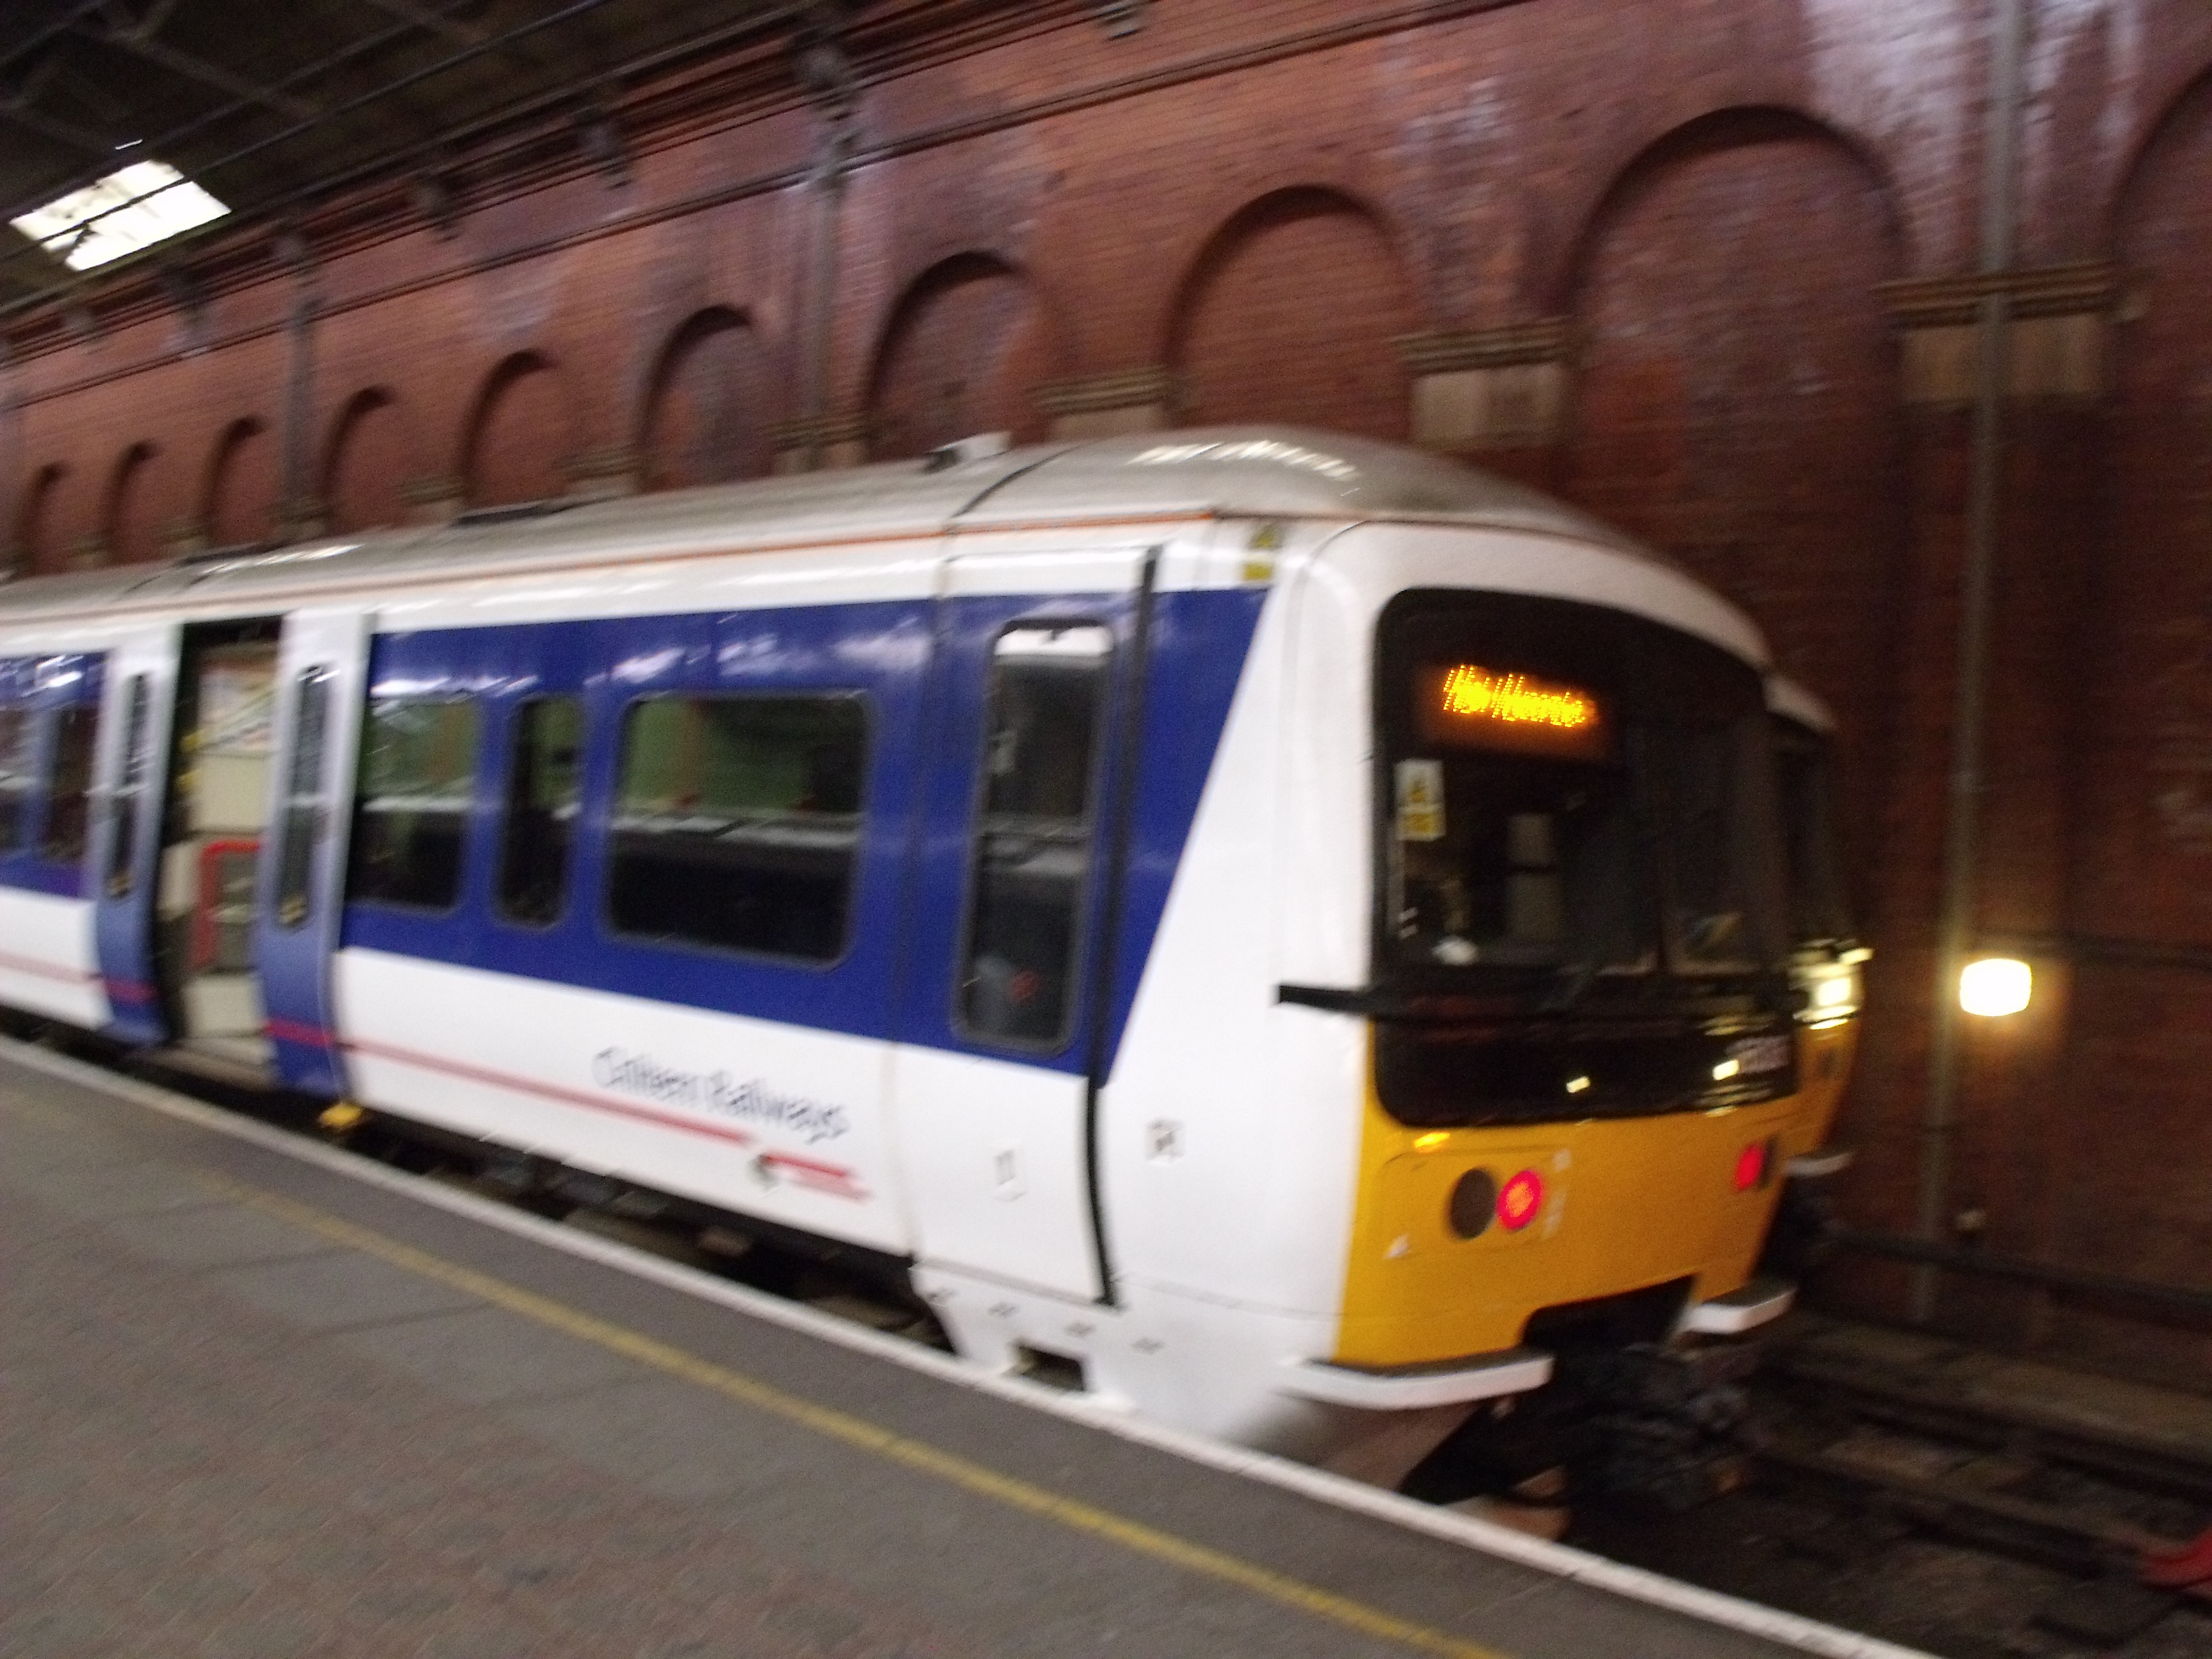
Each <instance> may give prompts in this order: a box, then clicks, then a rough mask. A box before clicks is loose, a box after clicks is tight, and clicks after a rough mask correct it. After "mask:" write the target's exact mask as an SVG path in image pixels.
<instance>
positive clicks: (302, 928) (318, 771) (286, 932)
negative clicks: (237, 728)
mask: <svg viewBox="0 0 2212 1659" xmlns="http://www.w3.org/2000/svg"><path fill="white" fill-rule="evenodd" d="M370 621H371V617H370V613H369V612H368V611H364V610H361V609H357V608H355V607H351V606H335V607H330V608H326V609H317V610H313V611H295V612H294V613H292V614H291V615H290V616H289V617H286V618H285V619H284V625H283V635H282V637H281V639H280V640H279V641H278V645H277V651H276V742H275V744H274V745H273V750H272V759H271V762H270V765H269V768H268V781H269V786H270V795H269V806H268V811H267V821H268V824H269V829H270V836H269V846H268V851H267V853H266V854H265V855H264V856H263V857H261V858H259V859H258V869H257V870H256V872H255V876H254V891H253V916H252V934H251V937H252V959H253V961H254V963H255V964H256V966H257V969H258V973H259V976H260V991H261V1002H262V1006H263V1008H264V1011H265V1012H266V1015H267V1019H268V1031H269V1036H270V1043H271V1047H272V1048H273V1050H274V1053H275V1058H276V1073H277V1076H278V1078H279V1079H280V1080H281V1081H283V1083H285V1084H287V1085H289V1086H290V1087H292V1088H295V1089H300V1090H303V1091H307V1092H308V1093H311V1094H319V1095H331V1096H337V1095H343V1093H344V1092H345V1088H346V1085H345V1073H344V1070H343V1065H342V1063H341V1061H340V1060H339V1057H338V1052H337V1037H336V1030H337V1022H336V1019H335V1018H334V1016H333V1013H332V1011H331V956H332V953H333V952H334V951H336V950H337V941H338V923H339V919H340V912H341V904H342V901H343V898H344V892H343V888H344V884H345V858H346V834H347V828H348V821H349V817H350V815H351V808H352V803H353V789H354V762H355V756H356V748H357V746H358V744H359V743H360V737H361V709H362V695H363V694H362V685H363V681H364V678H365V677H366V674H367V671H368V638H369V626H370Z"/></svg>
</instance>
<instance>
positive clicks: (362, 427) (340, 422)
mask: <svg viewBox="0 0 2212 1659" xmlns="http://www.w3.org/2000/svg"><path fill="white" fill-rule="evenodd" d="M409 473H410V458H409V447H408V442H407V428H406V424H405V422H404V419H403V417H402V415H401V411H400V407H399V400H398V398H396V397H394V396H393V395H392V391H391V389H390V388H389V387H386V386H364V387H363V388H362V390H361V391H359V392H355V393H354V394H353V396H352V397H350V398H347V399H346V401H345V406H344V407H343V408H342V409H341V410H338V417H337V420H336V421H334V422H331V439H330V442H329V444H328V445H327V446H326V447H325V451H324V458H323V470H322V481H321V495H322V498H323V513H324V516H325V520H327V522H328V523H329V525H330V527H331V530H333V531H335V532H341V533H345V532H353V531H356V530H384V529H389V528H391V527H392V526H395V525H402V524H404V523H406V522H407V500H406V497H405V496H404V495H403V494H402V493H401V491H402V489H403V487H404V485H405V483H406V482H407V479H408V476H409Z"/></svg>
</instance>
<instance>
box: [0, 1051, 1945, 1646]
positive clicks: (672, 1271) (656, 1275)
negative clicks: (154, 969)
mask: <svg viewBox="0 0 2212 1659" xmlns="http://www.w3.org/2000/svg"><path fill="white" fill-rule="evenodd" d="M0 1057H4V1058H6V1059H9V1060H14V1061H15V1062H16V1063H17V1064H19V1065H21V1066H25V1067H27V1069H29V1070H32V1071H40V1072H45V1073H47V1074H49V1075H50V1076H53V1077H58V1078H61V1079H65V1080H67V1081H69V1082H71V1083H76V1084H78V1085H82V1086H84V1087H87V1088H92V1089H96V1090H99V1091H101V1092H103V1093H106V1094H108V1095H110V1096H112V1097H116V1098H118V1099H121V1100H126V1101H128V1102H130V1103H131V1104H133V1105H137V1106H141V1107H143V1108H145V1109H148V1110H149V1111H154V1112H158V1113H161V1115H164V1116H167V1117H173V1118H177V1119H179V1120H181V1121H184V1122H187V1123H191V1124H193V1125H195V1126H196V1127H200V1128H203V1129H210V1130H212V1131H214V1132H215V1133H218V1134H224V1135H228V1136H229V1137H231V1138H232V1139H234V1140H243V1141H246V1142H249V1143H251V1144H252V1145H253V1146H259V1147H261V1148H263V1149H264V1150H265V1151H269V1152H277V1153H281V1154H283V1156H285V1157H287V1158H293V1159H295V1160H296V1161H298V1162H300V1163H302V1164H312V1165H313V1166H314V1167H315V1168H317V1169H320V1170H327V1171H329V1172H330V1173H331V1174H334V1175H340V1176H348V1177H350V1178H351V1179H353V1180H356V1181H359V1182H362V1183H364V1184H365V1185H368V1186H372V1187H379V1188H383V1189H384V1190H385V1191H386V1192H391V1193H395V1194H400V1195H402V1196H404V1197H408V1198H411V1199H414V1200H416V1201H417V1202H419V1203H423V1204H428V1205H430V1206H434V1207H435V1208H438V1209H441V1210H446V1211H448V1212H451V1213H453V1214H455V1215H458V1216H461V1217H464V1218H466V1219H468V1220H471V1221H475V1222H479V1223H482V1224H483V1225H486V1226H489V1227H495V1228H498V1229H500V1230H501V1231H505V1232H508V1233H512V1234H514V1235H515V1236H517V1237H521V1238H526V1239H529V1240H531V1241H532V1242H533V1243H539V1244H544V1245H547V1246H550V1248H552V1249H557V1250H562V1251H565V1252H567V1253H568V1255H573V1256H578V1257H580V1258H582V1259H583V1260H585V1261H593V1262H597V1263H599V1265H601V1266H602V1267H612V1268H615V1269H617V1271H619V1272H623V1273H629V1274H630V1275H631V1276H632V1277H634V1278H638V1279H649V1280H652V1281H653V1283H655V1284H659V1285H664V1286H665V1287H667V1288H669V1289H671V1290H675V1291H683V1292H684V1293H685V1294H687V1295H690V1296H694V1297H699V1298H701V1299H702V1300H704V1301H708V1302H714V1303H719V1304H721V1305H723V1306H725V1307H727V1308H730V1309H732V1310H734V1311H736V1312H739V1313H743V1314H746V1315H748V1316H751V1317H753V1318H756V1319H760V1320H764V1321H766V1322H769V1323H770V1324H774V1325H780V1326H782V1327H783V1328H786V1329H787V1330H792V1331H796V1332H799V1333H800V1334H804V1335H807V1336H812V1337H817V1338H819V1339H821V1340H823V1341H825V1342H830V1343H834V1344H836V1345H837V1346H840V1347H843V1348H848V1349H851V1350H853V1351H854V1352H860V1353H865V1354H868V1355H870V1356H872V1357H873V1358H878V1359H883V1360H888V1361H890V1363H891V1364H896V1365H903V1366H905V1367H906V1368H907V1369H908V1370H913V1371H919V1372H921V1373H923V1374H924V1375H926V1376H933V1377H935V1378H937V1379H938V1380H939V1381H940V1382H945V1383H953V1384H955V1385H957V1386H958V1387H961V1388H965V1389H974V1390H975V1391H977V1392H979V1393H981V1394H987V1395H992V1396H994V1398H997V1399H1000V1400H1005V1401H1009V1402H1011V1403H1013V1404H1016V1405H1021V1406H1026V1407H1030V1409H1032V1410H1038V1411H1044V1412H1048V1413H1052V1414H1053V1415H1054V1416H1056V1417H1061V1418H1065V1419H1067V1420H1069V1421H1070V1422H1074V1423H1081V1424H1085V1425H1088V1426H1090V1427H1091V1428H1095V1429H1103V1430H1104V1431H1106V1432H1108V1433H1109V1434H1115V1435H1119V1436H1120V1437H1121V1438H1123V1439H1125V1440H1130V1441H1134V1442H1137V1443H1139V1444H1142V1445H1146V1446H1150V1447H1152V1448H1153V1449H1157V1450H1159V1451H1164V1452H1168V1453H1170V1454H1172V1455H1176V1456H1178V1457H1182V1458H1184V1459H1186V1460H1188V1462H1194V1463H1199V1464H1203V1465H1205V1466H1206V1467H1208V1468H1217V1469H1221V1470H1224V1471H1225V1472H1227V1473H1230V1474H1239V1475H1243V1476H1245V1477H1247V1478H1249V1479H1251V1480H1260V1481H1262V1482H1265V1483H1266V1484H1267V1485H1269V1486H1275V1487H1278V1488H1280V1489H1282V1490H1284V1491H1287V1492H1297V1493H1298V1494H1300V1495H1301V1496H1303V1497H1306V1498H1313V1499H1315V1500H1316V1501H1317V1502H1320V1503H1323V1504H1333V1505H1334V1506H1335V1507H1336V1508H1338V1509H1340V1510H1353V1511H1356V1512H1358V1513H1359V1514H1363V1515H1367V1516H1372V1517H1374V1518H1376V1519H1377V1520H1382V1521H1387V1522H1391V1523H1392V1524H1394V1525H1396V1526H1400V1527H1403V1528H1407V1529H1408V1530H1410V1531H1413V1532H1419V1533H1425V1534H1428V1535H1429V1536H1430V1537H1432V1538H1437V1539H1441V1540H1443V1541H1445V1542H1448V1543H1454V1544H1458V1545H1461V1546H1462V1547H1466V1548H1468V1549H1472V1550H1474V1551H1475V1552H1477V1553H1480V1554H1483V1555H1490V1556H1495V1557H1497V1558H1498V1559H1502V1560H1507V1561H1512V1562H1515V1563H1517V1564H1518V1565H1522V1566H1526V1567H1532V1568H1534V1569H1536V1570H1537V1571H1541V1572H1546V1573H1549V1574H1551V1575H1552V1576H1553V1577H1558V1578H1564V1579H1566V1580H1568V1581H1570V1582H1571V1583H1577V1584H1581V1585H1585V1586H1587V1587H1589V1588H1590V1589H1601V1590H1604V1591H1607V1592H1608V1593H1610V1594H1612V1595H1619V1596H1620V1597H1622V1598H1624V1599H1625V1600H1628V1601H1640V1602H1643V1603H1644V1604H1645V1605H1647V1606H1650V1607H1659V1608H1662V1609H1663V1610H1665V1611H1667V1612H1669V1613H1680V1614H1682V1615H1684V1616H1686V1617H1688V1618H1691V1619H1695V1620H1702V1621H1704V1622H1705V1623H1706V1624H1711V1625H1718V1626H1722V1627H1723V1628H1725V1629H1729V1630H1735V1631H1741V1632H1744V1633H1745V1634H1747V1635H1750V1636H1756V1637H1760V1638H1765V1640H1768V1641H1771V1642H1775V1643H1778V1644H1781V1645H1783V1646H1785V1647H1790V1648H1795V1649H1796V1650H1799V1651H1801V1652H1805V1653H1814V1654H1820V1655H1821V1656H1823V1659H1935V1656H1932V1655H1930V1654H1928V1653H1925V1652H1923V1651H1922V1650H1919V1649H1917V1648H1907V1647H1902V1646H1899V1644H1896V1643H1893V1642H1886V1641H1883V1640H1882V1639H1881V1638H1879V1637H1873V1636H1863V1635H1860V1634H1858V1633H1857V1632H1853V1631H1847V1630H1844V1629H1841V1628H1840V1627H1838V1626H1833V1625H1824V1624H1821V1623H1820V1621H1819V1620H1812V1619H1807V1618H1803V1617H1802V1616H1800V1615H1799V1614H1796V1613H1784V1612H1783V1611H1781V1610H1780V1609H1779V1608H1776V1607H1766V1606H1764V1605H1762V1604H1761V1603H1759V1602H1757V1601H1746V1600H1744V1599H1743V1598H1742V1597H1741V1596H1735V1595H1725V1594H1723V1593H1722V1592H1721V1591H1718V1590H1709V1589H1700V1588H1699V1587H1698V1586H1697V1585H1694V1584H1686V1583H1681V1582H1680V1581H1679V1580H1676V1579H1672V1578H1668V1577H1662V1575H1660V1574H1658V1573H1656V1572H1650V1571H1646V1570H1645V1569H1644V1568H1642V1567H1632V1566H1626V1565H1623V1564H1622V1563H1620V1562H1618V1561H1610V1560H1607V1559H1606V1558H1604V1557H1603V1556H1600V1555H1592V1554H1591V1553H1589V1552H1588V1551H1587V1550H1579V1549H1575V1548H1572V1547H1570V1546H1568V1545H1565V1544H1554V1543H1550V1542H1547V1541H1545V1540H1543V1539H1541V1538H1533V1537H1530V1536H1529V1535H1528V1534H1526V1533H1521V1532H1516V1531H1515V1530H1513V1529H1512V1528H1510V1527H1502V1526H1498V1525H1496V1524H1495V1523H1493V1522H1487V1521H1481V1520H1478V1519H1476V1518H1475V1517H1474V1516H1467V1515H1461V1514H1457V1513H1455V1512H1454V1511H1451V1510H1440V1509H1437V1508H1434V1507H1432V1506H1431V1505H1429V1504H1422V1503H1418V1502H1416V1501H1415V1500H1414V1499H1413V1498H1401V1497H1400V1496H1399V1495H1398V1494H1396V1493H1395V1492H1384V1491H1383V1490H1381V1489H1380V1488H1378V1487H1374V1486H1363V1485H1361V1484H1360V1483H1359V1482H1358V1481H1356V1480H1348V1479H1346V1477H1344V1476H1342V1475H1336V1474H1329V1473H1328V1472H1327V1471H1326V1470H1323V1469H1317V1468H1311V1467H1310V1466H1308V1465H1306V1464H1303V1463H1293V1462H1289V1461H1288V1460H1287V1459H1284V1458H1279V1457H1275V1456H1272V1455H1269V1454H1267V1453H1265V1452H1255V1451H1250V1450H1247V1449H1243V1448H1241V1447H1237V1446H1230V1445H1225V1444H1222V1443H1218V1442H1215V1441H1212V1440H1206V1439H1204V1438H1201V1437H1199V1436H1197V1435H1193V1434H1187V1433H1184V1432H1182V1431H1180V1430H1176V1429H1170V1428H1165V1427H1163V1426H1161V1425H1158V1424H1154V1423H1147V1422H1144V1421H1142V1420H1140V1419H1136V1418H1133V1417H1129V1416H1127V1415H1126V1414H1124V1413H1120V1412H1117V1411H1115V1409H1114V1408H1112V1407H1102V1406H1100V1405H1098V1404H1097V1403H1095V1402H1091V1401H1085V1400H1084V1399H1083V1398H1082V1397H1081V1396H1079V1395H1065V1394H1061V1393H1060V1392H1059V1391H1057V1390H1055V1389H1048V1388H1045V1387H1043V1386H1042V1385H1040V1384H1037V1383H1025V1382H1023V1381H1021V1380H1020V1379H1019V1378H1018V1377H1013V1376H999V1375H995V1374H994V1373H992V1372H988V1371H983V1370H977V1369H976V1368H975V1367H974V1366H972V1365H970V1364H967V1363H966V1362H964V1361H963V1360H959V1359H955V1358H951V1356H949V1355H946V1354H941V1353H938V1352H935V1351H934V1350H932V1349H928V1348H923V1347H918V1346H915V1344H914V1343H911V1342H908V1341H905V1340H902V1339H900V1338H898V1337H893V1336H886V1335H884V1334H882V1333H880V1332H878V1331H871V1330H868V1329H866V1328H865V1327H861V1326H856V1325H853V1324H850V1323H848V1322H846V1321H843V1320H841V1319H838V1318H836V1317H835V1316H832V1315H829V1314H824V1313H819V1312H817V1311H816V1310H813V1309H811V1308H808V1307H805V1306H804V1305H802V1304H796V1303H791V1302H786V1301H784V1300H782V1299H781V1298H780V1297H774V1296H770V1295H769V1294H768V1292H766V1291H756V1290H752V1289H750V1288H749V1287H747V1286H745V1285H736V1284H732V1283H731V1282H729V1281H728V1280H726V1279H717V1278H715V1277H714V1275H713V1274H711V1273H702V1272H701V1271H700V1270H698V1269H697V1268H695V1267H684V1266H682V1265H681V1264H680V1263H678V1262H673V1261H665V1260H664V1259H662V1258H661V1257H659V1256H655V1255H649V1254H647V1253H646V1252H645V1251H642V1250H637V1249H631V1248H630V1247H629V1246H627V1245H623V1244H617V1243H614V1242H613V1241H611V1240H609V1239H603V1238H599V1237H593V1236H592V1235H591V1234H589V1233H583V1232H579V1231H576V1230H575V1229H574V1228H571V1227H566V1226H563V1225H562V1224H561V1223H559V1222H557V1221H549V1220H547V1219H545V1218H543V1217H540V1216H534V1215H531V1214H529V1213H528V1212H526V1211H520V1210H515V1209H512V1208H509V1207H508V1206H506V1205H503V1204H500V1203H497V1202H495V1200H490V1199H486V1198H478V1197H477V1196H476V1195H474V1194H470V1193H465V1192H462V1191H459V1190H458V1189H457V1188H452V1187H447V1186H442V1185H441V1184H440V1183H438V1182H434V1181H430V1180H428V1179H426V1178H424V1177H422V1176H410V1175H406V1174H403V1173H402V1172H400V1171H398V1170H393V1169H392V1168H390V1167H388V1166H387V1165H385V1164H375V1163H372V1162H370V1161H369V1160H368V1159H367V1158H362V1157H360V1156H358V1155H356V1154H354V1153H349V1152H338V1151H337V1150H335V1149H334V1148H331V1147H329V1146H319V1145H318V1144H317V1143H315V1142H313V1141H311V1140H306V1139H301V1137H299V1136H298V1135H295V1134H293V1133H289V1132H288V1131H285V1130H283V1129H277V1128H273V1127H270V1126H269V1125H267V1124H265V1123H258V1122H256V1121H253V1120H252V1119H251V1118H245V1117H240V1116H239V1115H236V1114H234V1113H232V1112H227V1111H224V1110H223V1109H221V1108H219V1107H214V1106H209V1105H206V1104H204V1103H201V1102H199V1101H197V1100H193V1099H191V1097H188V1096H185V1095H179V1094H175V1093H173V1092H171V1091H168V1090H166V1089H163V1088H161V1087H159V1086H158V1085H154V1084H150V1083H146V1082H143V1081H141V1080H140V1079H136V1078H127V1077H119V1076H118V1075H116V1074H115V1073H112V1072H108V1071H105V1070H103V1069H102V1068H100V1067H99V1066H94V1065H91V1064H89V1063H88V1062H86V1061H83V1060H72V1059H70V1058H69V1057H68V1056H66V1055H63V1054H52V1053H51V1052H49V1051H47V1050H46V1049H44V1048H38V1047H36V1046H34V1045H32V1044H29V1043H25V1042H19V1041H17V1040H15V1039H14V1038H12V1037H5V1036H0Z"/></svg>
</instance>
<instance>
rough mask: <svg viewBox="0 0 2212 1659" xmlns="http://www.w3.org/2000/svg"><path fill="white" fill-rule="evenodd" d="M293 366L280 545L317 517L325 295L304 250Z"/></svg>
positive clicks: (297, 271) (297, 277)
mask: <svg viewBox="0 0 2212 1659" xmlns="http://www.w3.org/2000/svg"><path fill="white" fill-rule="evenodd" d="M293 281H294V283H295V290H294V293H293V295H292V325H291V337H292V354H291V355H292V362H291V373H290V374H289V376H288V377H287V380H286V385H285V392H284V452H283V463H284V489H283V497H284V498H283V506H282V507H280V508H279V509H278V512H279V513H280V514H281V521H280V522H279V523H278V524H277V525H276V526H275V527H276V538H277V539H278V540H279V541H286V542H291V541H297V540H299V539H301V538H302V537H304V536H306V535H307V533H308V532H309V524H308V521H309V520H310V519H311V518H312V517H313V513H312V512H311V510H310V505H309V498H310V494H311V490H312V485H311V483H310V482H309V475H310V473H311V471H313V449H312V445H313V432H312V430H311V428H312V426H313V422H314V418H315V313H316V312H317V311H318V310H319V307H320V301H321V295H320V293H319V286H318V283H317V280H316V264H315V258H314V255H313V253H312V252H308V251H307V250H306V249H305V248H302V249H301V250H300V251H299V252H298V255H297V263H296V264H295V265H294V267H293Z"/></svg>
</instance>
